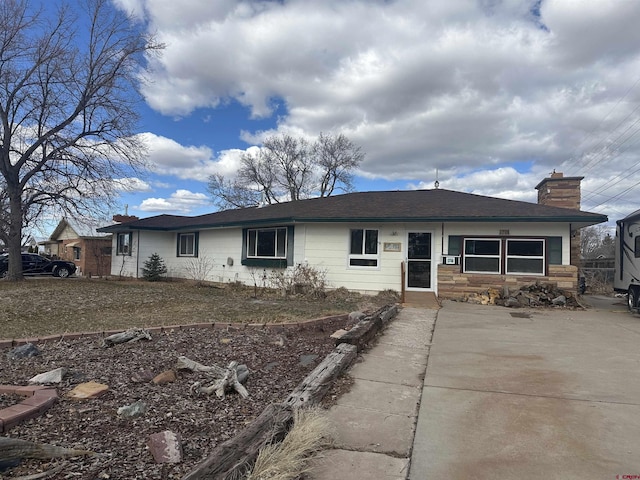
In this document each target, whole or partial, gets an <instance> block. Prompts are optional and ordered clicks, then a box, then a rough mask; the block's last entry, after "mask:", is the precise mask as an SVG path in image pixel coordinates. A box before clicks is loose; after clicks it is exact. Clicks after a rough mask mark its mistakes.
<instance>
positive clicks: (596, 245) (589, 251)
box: [580, 225, 615, 259]
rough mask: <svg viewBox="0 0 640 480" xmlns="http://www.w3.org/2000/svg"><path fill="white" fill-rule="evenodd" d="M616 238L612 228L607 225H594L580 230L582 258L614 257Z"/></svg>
mask: <svg viewBox="0 0 640 480" xmlns="http://www.w3.org/2000/svg"><path fill="white" fill-rule="evenodd" d="M614 254H615V240H614V238H613V237H612V236H611V228H609V227H607V226H606V225H592V226H591V227H586V228H583V229H582V230H580V255H581V256H582V258H591V259H593V258H598V257H600V256H602V257H605V258H613V256H614Z"/></svg>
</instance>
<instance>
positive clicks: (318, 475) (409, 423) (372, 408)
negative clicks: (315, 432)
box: [305, 308, 437, 480]
mask: <svg viewBox="0 0 640 480" xmlns="http://www.w3.org/2000/svg"><path fill="white" fill-rule="evenodd" d="M436 314H437V310H427V309H417V308H403V309H402V310H401V311H400V313H399V314H398V315H397V316H396V318H395V319H394V320H392V321H391V323H390V325H389V326H388V327H387V328H386V329H385V331H384V334H383V335H382V336H381V337H380V338H379V340H378V343H377V344H376V346H374V347H373V348H372V349H371V350H369V351H367V352H366V353H364V354H363V355H362V356H361V361H359V362H358V363H356V364H355V365H354V366H352V367H351V369H350V371H349V374H350V375H351V376H352V377H353V378H354V384H353V386H352V388H351V390H350V391H349V392H348V393H345V394H344V395H342V396H341V397H340V398H339V399H338V401H337V404H336V405H335V406H333V407H332V408H331V409H330V410H329V419H330V421H331V423H332V425H333V428H334V432H335V435H336V441H335V448H334V449H332V450H326V451H324V452H322V453H321V454H320V455H319V456H318V457H316V458H315V459H314V461H313V463H312V465H311V467H312V470H311V471H310V472H309V473H308V474H306V477H305V478H307V479H310V480H340V479H349V480H360V479H384V480H404V479H406V478H407V474H408V472H409V458H410V455H411V448H412V444H413V437H414V432H415V424H416V419H417V415H418V407H419V403H420V396H421V393H422V387H423V380H424V374H425V370H426V366H427V358H428V355H429V347H430V343H431V335H432V331H433V325H434V322H435V319H436Z"/></svg>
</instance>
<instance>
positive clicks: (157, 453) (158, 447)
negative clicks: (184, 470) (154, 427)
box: [147, 430, 182, 463]
mask: <svg viewBox="0 0 640 480" xmlns="http://www.w3.org/2000/svg"><path fill="white" fill-rule="evenodd" d="M147 445H149V450H150V451H151V455H153V459H154V460H155V462H156V463H180V462H182V445H181V443H180V438H179V437H178V435H176V434H175V433H173V432H172V431H170V430H165V431H164V432H160V433H154V434H152V435H150V436H149V441H148V442H147Z"/></svg>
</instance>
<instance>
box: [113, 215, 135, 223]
mask: <svg viewBox="0 0 640 480" xmlns="http://www.w3.org/2000/svg"><path fill="white" fill-rule="evenodd" d="M136 220H140V219H139V218H138V217H136V216H135V215H114V216H113V221H114V222H116V223H127V222H134V221H136Z"/></svg>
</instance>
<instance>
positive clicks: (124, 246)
mask: <svg viewBox="0 0 640 480" xmlns="http://www.w3.org/2000/svg"><path fill="white" fill-rule="evenodd" d="M116 255H131V233H130V232H129V233H119V234H118V237H117V239H116Z"/></svg>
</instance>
